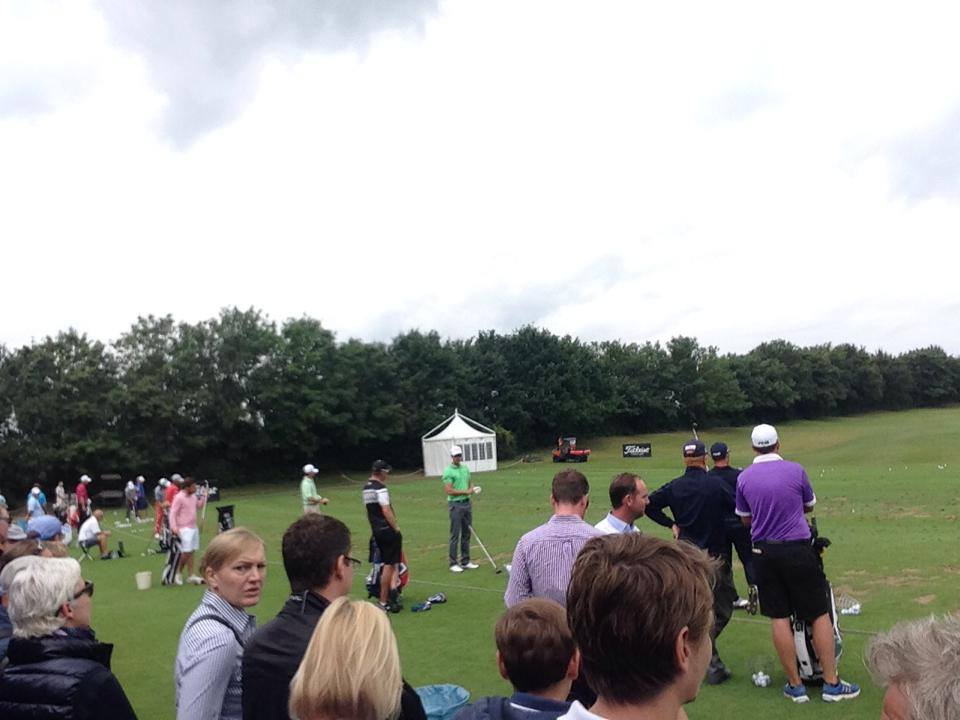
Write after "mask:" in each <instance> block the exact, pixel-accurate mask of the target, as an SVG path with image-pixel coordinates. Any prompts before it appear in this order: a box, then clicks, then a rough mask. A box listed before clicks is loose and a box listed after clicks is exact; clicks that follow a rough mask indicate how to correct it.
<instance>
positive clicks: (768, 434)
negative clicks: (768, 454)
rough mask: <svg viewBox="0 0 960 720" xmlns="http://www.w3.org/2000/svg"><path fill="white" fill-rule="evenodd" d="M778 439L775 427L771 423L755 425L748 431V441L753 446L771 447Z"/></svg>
mask: <svg viewBox="0 0 960 720" xmlns="http://www.w3.org/2000/svg"><path fill="white" fill-rule="evenodd" d="M779 440H780V438H779V437H778V436H777V429H776V428H775V427H774V426H773V425H757V426H756V427H755V428H754V429H753V432H752V433H750V442H751V443H752V444H753V446H754V447H755V448H768V447H772V446H774V445H776V444H777V442H779Z"/></svg>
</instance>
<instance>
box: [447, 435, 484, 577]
mask: <svg viewBox="0 0 960 720" xmlns="http://www.w3.org/2000/svg"><path fill="white" fill-rule="evenodd" d="M443 490H444V492H445V493H447V505H448V506H449V509H450V572H456V573H459V572H463V570H464V568H466V569H468V570H475V569H476V568H478V567H480V566H479V565H477V564H476V563H472V562H470V526H471V525H472V524H473V510H472V508H471V507H470V496H471V495H473V493H474V492H475V489H474V487H473V481H472V480H471V479H470V469H469V468H468V467H467V466H466V465H464V464H463V450H462V449H461V448H460V446H459V445H454V446H453V447H451V448H450V464H449V465H447V469H446V470H444V471H443ZM458 541H459V544H460V562H459V564H458V563H457V543H458Z"/></svg>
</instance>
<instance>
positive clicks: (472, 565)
mask: <svg viewBox="0 0 960 720" xmlns="http://www.w3.org/2000/svg"><path fill="white" fill-rule="evenodd" d="M460 567H462V568H465V569H467V570H476V569H477V568H478V567H480V566H479V565H477V564H476V563H475V562H468V563H467V564H466V565H461V566H460Z"/></svg>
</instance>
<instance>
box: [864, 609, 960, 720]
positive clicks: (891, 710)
mask: <svg viewBox="0 0 960 720" xmlns="http://www.w3.org/2000/svg"><path fill="white" fill-rule="evenodd" d="M867 666H868V667H869V668H870V672H871V674H872V675H873V679H874V682H876V683H877V684H878V685H880V686H881V687H883V688H884V690H885V693H884V695H883V718H884V719H885V720H954V718H957V717H958V716H960V616H957V615H946V616H945V617H942V618H938V617H934V616H930V617H928V618H922V619H920V620H911V621H907V622H901V623H897V624H896V625H894V626H893V627H892V628H890V630H888V631H887V632H885V633H880V634H879V635H877V636H876V637H875V638H874V639H873V641H872V642H871V643H870V646H869V647H868V648H867Z"/></svg>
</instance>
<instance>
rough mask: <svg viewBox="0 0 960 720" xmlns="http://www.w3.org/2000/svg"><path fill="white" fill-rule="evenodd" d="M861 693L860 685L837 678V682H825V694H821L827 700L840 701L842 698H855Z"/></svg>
mask: <svg viewBox="0 0 960 720" xmlns="http://www.w3.org/2000/svg"><path fill="white" fill-rule="evenodd" d="M859 694H860V686H859V685H855V684H854V683H848V682H844V681H843V680H841V679H840V678H837V684H836V685H831V684H830V683H824V684H823V694H822V695H821V696H820V697H822V698H823V699H824V700H826V701H827V702H840V701H841V700H853V699H854V698H855V697H857V695H859Z"/></svg>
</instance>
